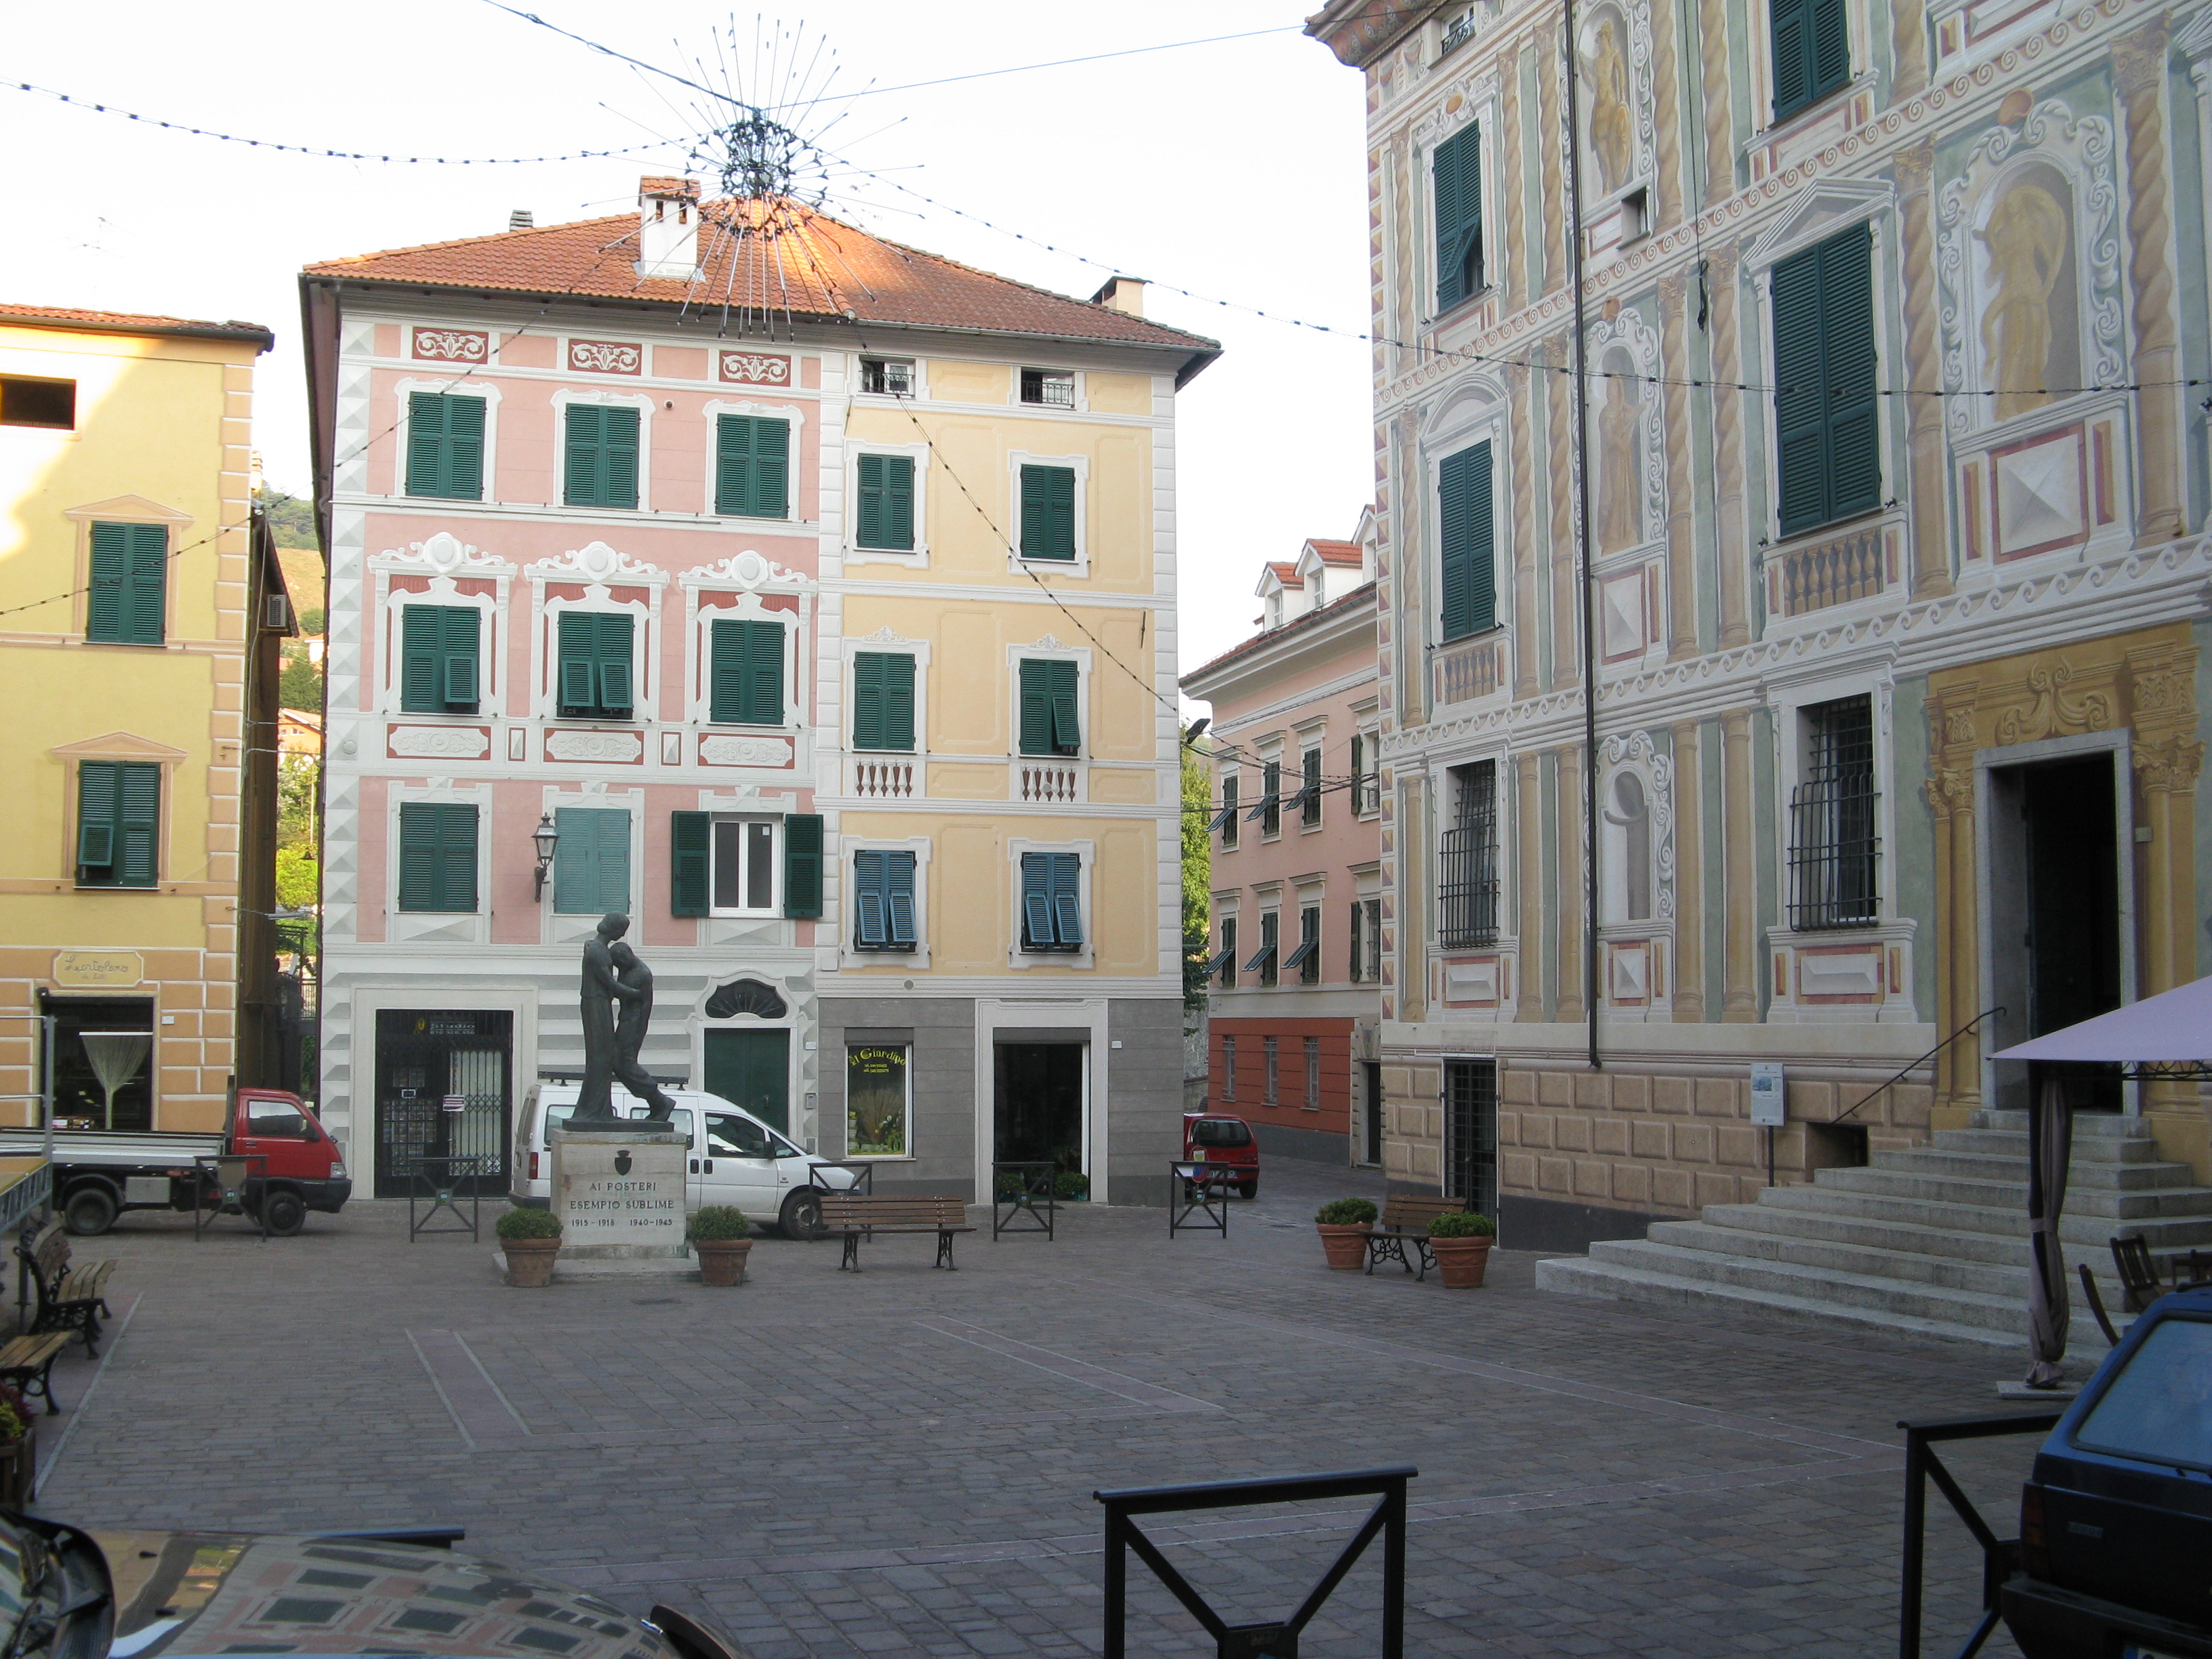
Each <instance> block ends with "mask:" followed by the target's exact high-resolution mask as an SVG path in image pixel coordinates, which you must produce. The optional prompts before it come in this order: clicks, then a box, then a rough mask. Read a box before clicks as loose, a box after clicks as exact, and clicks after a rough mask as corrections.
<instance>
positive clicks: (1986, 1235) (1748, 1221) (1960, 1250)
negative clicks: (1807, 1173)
mask: <svg viewBox="0 0 2212 1659" xmlns="http://www.w3.org/2000/svg"><path fill="white" fill-rule="evenodd" d="M1703 1219H1704V1220H1705V1221H1706V1222H1708V1223H1710V1224H1711V1225H1713V1226H1715V1227H1717V1228H1720V1229H1722V1230H1723V1231H1728V1232H1730V1233H1739V1234H1741V1233H1772V1234H1776V1235H1778V1236H1780V1237H1785V1238H1802V1239H1808V1240H1814V1241H1820V1242H1826V1243H1832V1244H1845V1245H1851V1246H1856V1247H1858V1248H1860V1249H1870V1250H1894V1251H1899V1252H1911V1253H1915V1254H1918V1255H1931V1256H1942V1257H1946V1258H1948V1259H1950V1260H1952V1261H1978V1262H1985V1263H1990V1264H1993V1265H1997V1266H2013V1265H2016V1264H2018V1263H2019V1262H2021V1261H2024V1260H2026V1259H2027V1226H2026V1224H2025V1223H2023V1224H2022V1225H2021V1228H2020V1230H2019V1231H2016V1232H2011V1233H2002V1232H1968V1231H1963V1230H1960V1229H1958V1228H1950V1227H1930V1226H1927V1225H1923V1224H1922V1223H1919V1222H1915V1221H1896V1220H1890V1219H1887V1218H1883V1217H1879V1216H1867V1215H1850V1214H1832V1213H1830V1212H1826V1211H1824V1210H1806V1209H1792V1208H1789V1207H1786V1206H1783V1205H1779V1204H1709V1205H1707V1206H1705V1212H1704V1215H1703ZM1665 1225H1670V1226H1671V1225H1674V1224H1673V1223H1671V1222H1670V1223H1667V1224H1665Z"/></svg>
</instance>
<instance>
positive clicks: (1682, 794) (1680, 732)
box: [1673, 720, 1705, 1022]
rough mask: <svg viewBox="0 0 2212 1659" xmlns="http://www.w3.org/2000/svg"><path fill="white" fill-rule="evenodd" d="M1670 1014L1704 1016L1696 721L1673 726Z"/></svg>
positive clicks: (1686, 1017) (1692, 1017) (1701, 803)
mask: <svg viewBox="0 0 2212 1659" xmlns="http://www.w3.org/2000/svg"><path fill="white" fill-rule="evenodd" d="M1700 759H1701V757H1700V755H1699V744H1698V723H1697V722H1696V721H1695V720H1684V721H1682V722H1680V724H1679V725H1677V726H1675V727H1674V784H1673V788H1674V914H1675V915H1676V916H1677V917H1679V918H1680V921H1679V923H1678V925H1677V926H1676V927H1675V929H1674V1018H1675V1019H1676V1020H1677V1021H1678V1022H1685V1021H1697V1020H1703V1019H1704V1018H1705V843H1704V840H1703V835H1704V823H1705V812H1704V799H1703V796H1702V794H1701V793H1700V792H1701V789H1702V787H1703V786H1702V783H1701V781H1700V778H1699V769H1700Z"/></svg>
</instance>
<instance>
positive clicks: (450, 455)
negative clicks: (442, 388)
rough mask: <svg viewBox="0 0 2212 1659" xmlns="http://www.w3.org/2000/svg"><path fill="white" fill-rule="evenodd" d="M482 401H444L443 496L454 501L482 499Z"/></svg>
mask: <svg viewBox="0 0 2212 1659" xmlns="http://www.w3.org/2000/svg"><path fill="white" fill-rule="evenodd" d="M483 440H484V400H483V398H452V397H449V398H447V399H446V458H447V459H446V484H447V487H446V489H445V490H444V491H443V492H442V493H443V494H445V495H450V496H452V497H453V498H454V499H455V500H457V501H478V500H481V499H482V498H483Z"/></svg>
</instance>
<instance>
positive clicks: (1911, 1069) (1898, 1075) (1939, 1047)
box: [1828, 1002, 2005, 1123]
mask: <svg viewBox="0 0 2212 1659" xmlns="http://www.w3.org/2000/svg"><path fill="white" fill-rule="evenodd" d="M2004 1011H2005V1010H2004V1004H2002V1002H2000V1003H1999V1004H1997V1006H1996V1007H1994V1008H1984V1009H1983V1010H1982V1012H1980V1013H1978V1014H1976V1015H1975V1016H1974V1017H1973V1018H1972V1019H1970V1020H1968V1021H1967V1022H1966V1024H1964V1025H1961V1026H1960V1028H1959V1029H1958V1030H1955V1031H1954V1032H1952V1033H1951V1035H1950V1036H1947V1037H1945V1038H1944V1039H1943V1040H1942V1042H1939V1043H1937V1044H1936V1046H1935V1047H1934V1048H1930V1049H1929V1051H1928V1052H1927V1053H1926V1054H1920V1055H1917V1056H1916V1057H1915V1058H1913V1059H1911V1060H1906V1061H1905V1064H1904V1065H1902V1066H1899V1067H1898V1068H1897V1069H1896V1070H1895V1071H1894V1072H1892V1073H1890V1074H1889V1076H1888V1077H1887V1079H1884V1080H1883V1081H1882V1082H1881V1083H1879V1084H1877V1085H1875V1088H1874V1090H1873V1091H1872V1092H1871V1093H1869V1094H1868V1095H1866V1096H1865V1097H1863V1098H1862V1099H1860V1100H1858V1101H1857V1102H1855V1103H1853V1104H1852V1105H1851V1107H1850V1109H1849V1110H1846V1111H1842V1112H1838V1114H1837V1115H1835V1116H1833V1117H1832V1118H1830V1119H1829V1120H1828V1121H1829V1122H1831V1123H1841V1122H1842V1121H1844V1119H1845V1118H1847V1117H1849V1116H1850V1115H1851V1114H1852V1113H1853V1112H1856V1111H1857V1110H1858V1109H1859V1108H1860V1107H1862V1106H1865V1105H1869V1104H1870V1103H1872V1102H1873V1101H1874V1099H1875V1097H1876V1096H1878V1095H1880V1094H1881V1091H1883V1090H1885V1089H1893V1088H1895V1087H1896V1086H1897V1085H1899V1084H1900V1083H1902V1082H1904V1081H1905V1079H1906V1078H1908V1077H1910V1076H1911V1074H1912V1073H1915V1072H1917V1071H1918V1070H1919V1069H1920V1068H1921V1067H1922V1066H1925V1065H1926V1064H1927V1063H1928V1062H1929V1060H1933V1059H1935V1058H1936V1055H1938V1054H1942V1052H1943V1051H1944V1050H1945V1049H1946V1048H1949V1047H1950V1046H1951V1045H1952V1044H1953V1043H1954V1042H1957V1041H1958V1040H1959V1039H1960V1037H1962V1036H1966V1034H1967V1033H1968V1032H1969V1031H1971V1030H1973V1029H1974V1028H1975V1027H1976V1026H1978V1025H1979V1024H1981V1023H1982V1022H1983V1021H1984V1020H1985V1019H1988V1018H1990V1017H1991V1016H1993V1015H1996V1014H2001V1013H2002V1012H2004Z"/></svg>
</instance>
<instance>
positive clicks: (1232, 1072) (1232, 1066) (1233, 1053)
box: [1221, 1036, 1237, 1100]
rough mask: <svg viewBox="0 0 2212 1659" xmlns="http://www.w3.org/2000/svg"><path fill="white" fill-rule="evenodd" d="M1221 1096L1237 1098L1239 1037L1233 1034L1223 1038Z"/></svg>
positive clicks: (1228, 1098) (1225, 1098)
mask: <svg viewBox="0 0 2212 1659" xmlns="http://www.w3.org/2000/svg"><path fill="white" fill-rule="evenodd" d="M1221 1097H1222V1098H1223V1099H1224V1100H1234V1099H1236V1098H1237V1039H1236V1038H1235V1037H1233V1036H1225V1037H1223V1038H1222V1039H1221Z"/></svg>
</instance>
